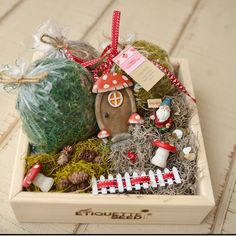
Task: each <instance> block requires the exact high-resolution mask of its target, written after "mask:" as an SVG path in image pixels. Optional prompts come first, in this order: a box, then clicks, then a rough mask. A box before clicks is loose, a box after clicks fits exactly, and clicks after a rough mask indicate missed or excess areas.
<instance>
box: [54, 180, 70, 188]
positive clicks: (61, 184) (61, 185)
mask: <svg viewBox="0 0 236 236" xmlns="http://www.w3.org/2000/svg"><path fill="white" fill-rule="evenodd" d="M70 184H71V182H70V181H69V180H68V179H61V180H60V182H59V183H58V184H57V189H58V190H64V189H66V188H67V187H69V185H70Z"/></svg>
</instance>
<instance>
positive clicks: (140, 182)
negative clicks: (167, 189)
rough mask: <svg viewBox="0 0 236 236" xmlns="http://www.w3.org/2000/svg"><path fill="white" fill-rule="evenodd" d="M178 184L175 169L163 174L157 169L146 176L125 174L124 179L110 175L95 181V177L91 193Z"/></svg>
mask: <svg viewBox="0 0 236 236" xmlns="http://www.w3.org/2000/svg"><path fill="white" fill-rule="evenodd" d="M174 183H176V184H180V183H181V179H180V176H179V172H178V170H177V168H176V167H173V168H172V171H170V170H169V169H167V168H166V169H164V171H163V172H161V170H159V169H157V170H156V173H154V172H153V171H152V170H150V171H149V172H148V175H147V174H146V173H145V172H142V173H141V174H140V175H139V174H138V173H136V172H133V175H132V176H130V175H129V173H127V172H126V173H125V174H124V177H122V176H121V174H117V175H116V177H115V178H114V177H113V176H112V175H111V174H110V175H108V179H106V178H105V177H104V176H103V175H102V176H100V180H97V179H96V178H95V177H94V178H93V179H92V193H93V194H95V195H96V194H99V193H102V194H107V193H108V192H109V193H116V192H120V193H122V192H124V191H125V190H127V191H132V190H141V189H148V188H150V187H151V188H156V187H157V186H161V187H164V186H167V185H172V184H174Z"/></svg>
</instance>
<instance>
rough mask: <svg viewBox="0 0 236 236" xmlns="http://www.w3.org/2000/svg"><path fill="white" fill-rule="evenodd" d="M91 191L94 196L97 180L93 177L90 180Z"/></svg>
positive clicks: (96, 189)
mask: <svg viewBox="0 0 236 236" xmlns="http://www.w3.org/2000/svg"><path fill="white" fill-rule="evenodd" d="M92 190H93V194H94V195H95V194H98V186H97V180H96V178H95V177H93V178H92Z"/></svg>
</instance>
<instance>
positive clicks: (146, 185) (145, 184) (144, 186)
mask: <svg viewBox="0 0 236 236" xmlns="http://www.w3.org/2000/svg"><path fill="white" fill-rule="evenodd" d="M141 176H144V177H145V176H147V175H146V173H145V172H142V174H141ZM148 187H149V185H148V183H143V188H144V189H147V188H148Z"/></svg>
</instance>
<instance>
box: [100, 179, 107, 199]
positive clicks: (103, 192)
mask: <svg viewBox="0 0 236 236" xmlns="http://www.w3.org/2000/svg"><path fill="white" fill-rule="evenodd" d="M105 180H106V179H105V177H104V176H103V175H101V176H100V181H102V182H104V181H105ZM101 191H102V194H107V188H102V190H101Z"/></svg>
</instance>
